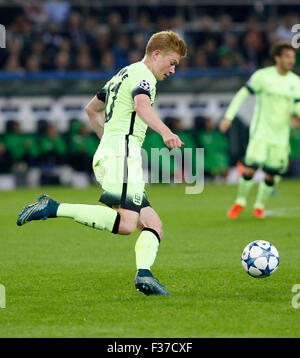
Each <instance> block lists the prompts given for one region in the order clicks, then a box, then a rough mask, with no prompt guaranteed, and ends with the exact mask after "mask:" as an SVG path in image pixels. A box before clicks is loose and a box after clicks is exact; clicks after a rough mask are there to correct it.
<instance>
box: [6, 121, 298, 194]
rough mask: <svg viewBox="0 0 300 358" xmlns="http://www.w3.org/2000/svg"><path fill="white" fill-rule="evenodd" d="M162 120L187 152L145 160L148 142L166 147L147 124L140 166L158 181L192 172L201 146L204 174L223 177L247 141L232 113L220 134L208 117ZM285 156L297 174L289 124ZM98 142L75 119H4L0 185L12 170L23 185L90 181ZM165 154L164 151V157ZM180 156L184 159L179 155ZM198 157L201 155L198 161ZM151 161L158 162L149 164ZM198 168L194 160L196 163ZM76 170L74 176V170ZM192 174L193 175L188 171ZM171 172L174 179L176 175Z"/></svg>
mask: <svg viewBox="0 0 300 358" xmlns="http://www.w3.org/2000/svg"><path fill="white" fill-rule="evenodd" d="M164 122H165V123H166V124H167V125H168V126H169V127H170V128H171V129H172V130H173V131H174V133H176V134H178V135H179V136H180V138H181V139H182V141H183V142H184V143H185V145H184V147H182V148H181V150H182V151H185V150H186V149H190V153H192V155H190V156H185V154H186V153H185V154H184V155H183V156H181V157H180V158H179V160H180V161H181V162H178V163H177V162H176V160H177V159H176V156H174V157H173V156H169V151H165V152H164V151H161V160H160V161H159V162H154V161H152V162H151V159H152V158H151V155H152V154H153V152H152V151H151V149H152V148H158V149H159V150H160V149H162V148H166V146H165V144H164V142H163V140H162V138H161V136H160V135H159V134H158V133H156V132H155V131H152V130H149V133H148V134H147V136H146V139H145V141H144V144H143V149H144V150H145V151H146V153H147V161H146V163H144V164H145V170H146V171H148V172H149V171H151V170H153V169H155V170H157V169H158V171H156V172H157V173H159V175H160V179H159V181H160V182H163V179H162V178H163V177H166V176H167V177H168V176H169V178H171V180H174V181H175V182H176V180H177V179H178V178H179V180H180V179H181V178H183V177H184V178H185V179H188V178H187V176H186V175H185V172H184V171H185V170H186V172H187V173H189V175H191V173H194V174H195V170H196V165H197V163H196V161H199V160H202V159H201V158H200V159H199V157H197V156H196V148H204V168H203V169H204V174H205V176H206V178H207V179H212V180H214V179H216V178H217V179H221V180H222V179H225V178H226V177H227V176H228V171H229V170H230V168H232V167H234V166H235V165H236V163H237V162H239V161H242V159H243V156H244V154H245V149H246V146H247V142H248V127H247V126H246V125H245V124H244V123H243V122H242V121H241V120H240V119H239V118H236V119H235V121H234V123H233V125H232V128H231V129H230V130H229V132H228V133H227V134H226V135H224V134H222V133H221V132H219V130H218V127H217V124H216V122H215V121H213V120H212V119H211V118H210V117H195V118H194V127H193V129H191V130H186V129H184V128H183V121H182V119H180V118H173V117H166V118H164ZM290 144H291V161H290V168H289V172H288V175H291V176H298V177H300V131H299V130H292V134H291V141H290ZM98 145H99V139H98V137H97V136H96V135H95V134H94V133H92V132H91V130H90V126H89V125H87V124H86V123H85V122H83V121H80V120H78V119H72V120H70V122H69V128H68V130H67V131H66V132H64V133H60V132H59V131H58V130H57V127H56V125H55V123H53V122H49V121H46V120H40V121H38V122H37V128H36V131H35V132H34V133H25V132H24V131H23V130H22V128H21V125H20V123H19V122H18V121H15V120H9V121H7V122H6V130H5V132H4V133H3V134H1V135H0V187H1V177H2V176H3V175H4V177H5V175H6V174H13V175H15V176H16V177H17V178H18V179H17V180H18V183H17V186H18V185H19V186H22V185H29V186H37V185H54V184H62V185H72V184H74V185H75V186H76V185H77V184H78V183H76V180H77V181H78V180H79V184H78V185H79V186H80V185H81V184H80V183H82V180H84V183H83V184H84V185H88V184H90V183H93V182H94V180H95V179H94V175H93V170H92V160H93V155H94V153H95V151H96V149H97V147H98ZM164 155H165V157H164ZM183 159H184V163H182V160H183ZM202 162H203V161H202ZM153 165H156V166H158V167H157V168H154V167H153ZM197 170H199V163H198V165H197ZM76 173H77V174H78V173H80V175H79V176H78V175H77V174H76ZM194 174H193V175H194ZM176 178H177V179H176Z"/></svg>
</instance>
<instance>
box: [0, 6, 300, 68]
mask: <svg viewBox="0 0 300 358" xmlns="http://www.w3.org/2000/svg"><path fill="white" fill-rule="evenodd" d="M86 9H87V7H83V8H82V9H80V8H76V7H72V6H71V5H70V4H69V3H68V2H65V1H46V2H45V3H43V4H38V3H35V4H32V3H30V2H26V4H25V5H24V7H23V8H22V9H18V10H16V11H15V14H13V15H12V14H10V20H9V21H8V23H7V24H6V31H7V33H6V37H7V47H6V49H5V50H3V52H1V54H2V55H1V58H0V70H4V71H11V72H16V71H28V72H33V73H35V72H38V71H42V70H55V71H60V72H61V71H69V70H79V71H98V70H112V71H113V70H117V69H119V68H122V67H124V66H126V65H128V64H129V63H132V62H136V61H139V60H141V59H142V58H143V55H144V50H145V44H146V42H147V41H148V39H149V37H150V36H151V34H152V33H154V32H155V31H160V30H166V29H172V30H174V31H176V32H178V33H179V34H180V35H181V36H182V37H183V38H184V39H185V41H186V42H187V44H188V57H187V58H185V59H183V60H182V61H181V64H180V66H179V68H181V69H186V68H198V69H206V68H215V67H218V68H224V69H249V70H251V69H255V68H257V67H260V66H265V65H268V64H270V60H269V57H268V52H269V47H270V45H271V44H272V43H273V42H274V41H275V40H278V39H281V40H286V41H290V40H291V37H292V36H293V33H292V32H291V27H292V25H293V24H296V23H299V18H297V14H296V13H295V12H294V13H286V14H284V15H282V16H281V17H280V18H276V19H274V18H272V17H269V18H266V19H263V20H262V19H261V18H259V17H258V16H256V15H255V14H254V15H247V14H244V20H243V21H241V16H242V15H241V14H238V21H237V20H236V19H235V18H236V17H237V16H236V15H237V14H236V12H235V11H234V9H235V8H234V7H233V8H232V9H233V11H232V13H230V14H229V13H221V14H217V15H215V16H214V15H210V14H209V13H207V14H205V13H202V14H199V15H198V14H197V13H196V14H194V16H193V17H192V18H191V16H190V17H188V16H185V15H182V16H181V15H176V14H175V15H174V14H172V13H171V14H168V13H162V14H160V13H157V14H153V13H151V12H149V11H147V8H145V9H144V10H143V9H141V8H138V14H136V16H135V17H132V16H128V9H127V10H126V9H120V11H116V10H115V9H114V8H112V10H110V9H109V10H107V8H105V9H106V11H104V10H103V9H104V8H99V9H92V10H89V11H86ZM125 10H126V11H127V12H126V11H125ZM154 15H155V16H154ZM134 18H136V19H137V20H136V21H135V20H134ZM1 51H2V50H1ZM297 66H298V68H299V66H300V59H299V58H298V60H297Z"/></svg>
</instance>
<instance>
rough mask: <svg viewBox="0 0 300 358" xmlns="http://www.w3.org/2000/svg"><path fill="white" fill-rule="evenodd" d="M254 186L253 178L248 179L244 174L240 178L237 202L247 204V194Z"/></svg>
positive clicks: (242, 204)
mask: <svg viewBox="0 0 300 358" xmlns="http://www.w3.org/2000/svg"><path fill="white" fill-rule="evenodd" d="M252 186H253V179H248V180H246V179H245V178H244V177H243V176H242V177H241V179H240V182H239V186H238V194H237V198H236V201H235V203H236V204H239V205H241V206H246V203H247V196H248V193H249V191H250V190H251V188H252Z"/></svg>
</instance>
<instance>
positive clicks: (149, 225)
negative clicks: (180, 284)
mask: <svg viewBox="0 0 300 358" xmlns="http://www.w3.org/2000/svg"><path fill="white" fill-rule="evenodd" d="M138 227H139V229H140V230H141V233H140V235H139V237H138V239H137V242H136V245H135V253H136V267H137V274H136V277H135V287H136V289H137V291H140V292H143V293H145V294H146V295H150V294H159V295H168V294H169V292H168V291H166V290H165V289H164V286H163V285H162V284H160V283H159V281H158V280H157V279H155V278H154V277H153V275H152V273H151V266H152V265H153V263H154V261H155V258H156V254H157V251H158V246H159V244H160V241H161V239H162V236H163V231H162V222H161V220H160V218H159V216H158V214H157V213H156V212H155V210H154V209H153V208H152V207H151V206H146V207H143V208H142V209H141V212H140V216H139V222H138Z"/></svg>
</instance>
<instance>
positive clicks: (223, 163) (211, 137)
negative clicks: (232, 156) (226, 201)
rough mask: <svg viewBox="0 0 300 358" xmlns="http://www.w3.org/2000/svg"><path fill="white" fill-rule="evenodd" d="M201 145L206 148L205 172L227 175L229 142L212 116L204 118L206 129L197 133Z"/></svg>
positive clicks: (214, 174)
mask: <svg viewBox="0 0 300 358" xmlns="http://www.w3.org/2000/svg"><path fill="white" fill-rule="evenodd" d="M196 138H197V140H198V145H199V147H202V148H204V159H205V160H204V172H205V173H206V174H207V175H209V176H212V177H215V176H219V175H225V174H226V172H227V170H228V167H229V157H228V153H227V149H228V143H227V138H226V136H225V135H224V134H222V133H220V132H219V131H218V130H217V129H216V125H215V124H214V122H213V121H212V119H211V118H210V117H205V118H204V130H202V131H200V132H198V133H197V134H196Z"/></svg>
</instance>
